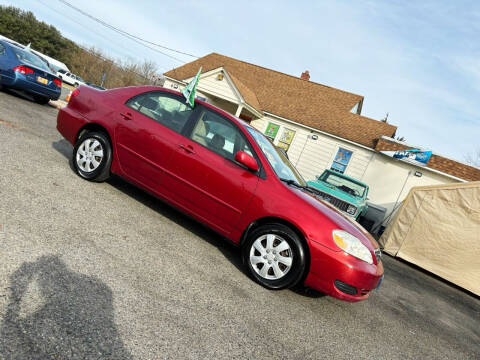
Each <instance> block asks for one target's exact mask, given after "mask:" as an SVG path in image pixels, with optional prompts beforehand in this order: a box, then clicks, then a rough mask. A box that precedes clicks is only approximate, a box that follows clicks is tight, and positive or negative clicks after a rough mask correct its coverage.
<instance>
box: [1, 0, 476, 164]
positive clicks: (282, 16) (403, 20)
mask: <svg viewBox="0 0 480 360" xmlns="http://www.w3.org/2000/svg"><path fill="white" fill-rule="evenodd" d="M68 1H69V2H71V3H72V4H73V5H74V6H76V7H79V8H81V9H82V10H83V11H85V12H87V13H89V14H91V15H93V16H95V17H97V18H99V19H101V20H103V21H105V22H106V23H108V24H111V25H113V26H115V27H117V28H120V29H122V30H124V31H126V32H129V33H132V34H134V35H136V36H139V37H141V38H144V39H146V40H149V41H152V42H155V43H158V44H161V45H164V46H167V47H170V48H174V49H177V50H180V51H183V52H186V53H189V54H193V55H196V56H204V55H207V54H209V53H211V52H217V53H220V54H223V55H227V56H231V57H234V58H237V59H240V60H244V61H247V62H251V63H254V64H257V65H261V66H264V67H267V68H271V69H274V70H277V71H281V72H284V73H287V74H290V75H294V76H300V74H301V73H302V72H303V71H304V70H309V71H310V75H311V78H310V80H311V81H315V82H318V83H322V84H325V85H328V86H332V87H336V88H339V89H342V90H345V91H349V92H353V93H355V94H359V95H362V96H364V97H365V99H364V104H363V109H362V115H364V116H367V117H370V118H373V119H377V120H379V119H383V118H384V117H385V116H386V114H387V113H388V114H389V115H388V122H389V123H391V124H393V125H396V126H398V130H397V136H403V137H405V139H406V141H407V143H408V144H410V145H414V146H417V147H421V148H424V149H427V150H433V151H434V153H437V154H440V155H443V156H446V157H449V158H453V159H456V160H460V161H464V160H465V156H466V154H469V153H470V154H471V153H473V152H474V151H476V150H477V149H479V148H480V112H479V108H480V105H479V99H480V41H479V40H478V39H480V2H479V1H476V0H473V1H462V0H456V1H450V0H432V1H429V0H424V1H404V0H403V1H402V0H399V1H397V0H389V1H373V0H371V1H368V0H363V1H354V0H351V1H346V0H337V1H302V2H300V1H295V2H293V1H273V0H272V1H267V0H264V1H250V0H243V1H226V0H223V1H222V0H220V1H216V0H210V1H198V0H197V1H182V0H163V1H156V0H142V1H130V0H102V1H99V0H82V1H73V0H68ZM0 5H14V6H16V7H19V8H22V9H24V10H29V11H32V12H33V13H34V15H35V16H36V17H37V19H39V20H41V21H44V22H46V23H48V24H52V25H54V26H55V27H56V28H57V29H58V30H60V32H61V33H62V34H63V35H64V36H65V37H67V38H70V39H72V40H74V41H75V42H77V43H79V44H81V45H84V46H88V47H91V46H94V47H96V48H99V49H101V50H102V51H104V52H105V53H106V54H108V55H110V56H112V57H114V58H116V59H119V60H127V59H128V60H132V61H139V62H140V61H143V60H144V59H148V60H153V61H155V63H156V64H157V65H158V69H159V71H161V72H166V71H168V70H170V69H172V68H174V67H177V66H180V65H182V64H183V63H184V62H189V61H192V60H193V59H194V58H192V57H189V56H186V55H181V54H177V53H172V52H168V51H165V52H166V53H167V54H168V55H170V56H171V57H174V58H177V59H178V60H175V59H173V58H171V57H167V56H165V55H163V54H160V53H158V52H155V51H152V50H150V49H148V48H145V47H143V46H141V45H139V44H137V43H135V42H134V41H132V40H129V39H126V38H125V37H123V36H121V35H119V34H117V33H115V32H114V31H112V30H110V29H108V28H105V27H103V26H102V25H100V24H98V23H96V22H94V21H93V20H91V19H89V18H88V17H85V16H84V15H82V14H80V13H78V12H76V11H74V10H72V9H70V8H68V7H67V6H66V5H64V4H62V3H61V2H60V1H58V0H14V1H12V0H0ZM159 50H161V49H159ZM161 51H164V50H161ZM179 60H180V61H179ZM292 101H295V99H292Z"/></svg>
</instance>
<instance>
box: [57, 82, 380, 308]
mask: <svg viewBox="0 0 480 360" xmlns="http://www.w3.org/2000/svg"><path fill="white" fill-rule="evenodd" d="M57 129H58V131H60V133H61V134H62V135H63V136H64V137H65V138H66V139H67V140H68V141H69V142H70V143H71V144H72V145H74V149H73V155H72V157H73V159H72V160H73V165H74V168H75V170H76V172H77V174H78V175H79V176H80V177H82V178H84V179H86V180H90V181H104V180H106V179H108V178H109V176H110V175H111V174H117V175H119V176H121V177H123V178H125V179H126V180H128V181H130V182H132V183H134V184H136V185H138V186H139V187H141V188H142V189H145V190H147V191H149V192H150V193H152V194H154V195H155V196H157V197H158V198H160V199H162V200H164V201H166V202H168V203H170V204H172V205H174V206H175V207H177V208H178V209H180V210H182V211H183V212H185V213H187V214H189V215H191V216H192V217H194V218H196V219H197V220H199V221H200V222H202V223H204V224H206V225H208V226H209V227H211V228H212V229H214V230H215V231H217V232H218V233H220V234H221V235H223V236H224V237H225V238H227V239H229V240H230V241H232V242H233V243H234V244H236V245H238V246H239V247H241V250H242V257H243V260H244V263H245V264H246V266H247V267H248V270H249V272H250V274H251V276H252V278H253V279H254V280H255V281H257V282H258V283H260V284H261V285H263V286H264V287H266V288H268V289H282V288H289V287H292V286H294V285H296V284H298V283H304V284H305V285H307V286H310V287H312V288H314V289H317V290H320V291H322V292H324V293H326V294H328V295H331V296H333V297H336V298H339V299H342V300H346V301H359V300H363V299H366V298H367V297H368V295H369V293H370V291H371V290H372V289H375V288H377V286H378V285H379V283H380V281H381V279H382V277H383V265H382V262H381V253H380V250H379V248H378V244H377V243H376V241H375V240H374V239H373V238H372V237H371V236H370V235H369V234H368V233H366V232H365V231H364V230H363V228H361V227H360V226H359V225H357V224H356V223H353V222H352V221H350V220H349V219H347V218H346V217H344V216H343V215H342V214H340V213H339V212H337V210H336V209H334V208H332V207H331V206H330V205H328V204H327V203H325V202H323V201H321V200H319V199H318V198H316V195H315V192H314V191H313V190H312V189H310V188H308V186H307V185H306V183H305V181H304V180H303V178H302V177H301V175H300V174H299V173H298V171H297V170H296V169H295V167H294V166H293V165H292V164H291V163H290V162H289V161H288V159H287V158H286V157H285V155H284V154H283V153H282V152H281V151H279V150H277V148H276V147H275V146H274V145H272V143H271V142H270V141H269V140H267V138H266V137H265V136H264V135H263V134H261V133H260V132H259V131H257V130H256V129H254V128H253V127H251V126H250V125H248V124H246V123H244V122H242V121H241V120H239V119H237V118H235V117H234V116H232V115H230V114H228V113H226V112H224V111H222V110H220V109H218V108H216V107H214V106H212V105H210V104H207V103H205V102H203V101H199V100H196V101H195V107H194V108H193V109H192V108H191V107H190V106H188V105H187V104H185V100H184V98H183V97H182V96H181V95H180V94H179V93H178V92H174V91H170V90H166V89H163V88H158V87H129V88H121V89H113V90H108V91H97V90H95V89H92V88H89V87H85V86H81V87H80V88H78V89H76V90H75V91H74V92H73V93H72V96H71V100H70V103H69V104H68V106H67V107H66V108H64V109H62V110H60V111H59V113H58V119H57Z"/></svg>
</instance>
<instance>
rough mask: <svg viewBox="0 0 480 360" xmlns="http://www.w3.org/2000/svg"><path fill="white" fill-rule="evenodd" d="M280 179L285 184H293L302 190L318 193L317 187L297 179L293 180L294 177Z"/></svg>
mask: <svg viewBox="0 0 480 360" xmlns="http://www.w3.org/2000/svg"><path fill="white" fill-rule="evenodd" d="M280 180H282V181H283V182H284V183H285V184H287V185H293V186H295V187H297V188H299V189H302V190H307V191H308V192H311V193H312V194H317V191H316V189H314V188H312V187H310V186H308V185H306V186H304V185H300V184H299V183H297V182H296V181H295V180H292V179H284V178H280Z"/></svg>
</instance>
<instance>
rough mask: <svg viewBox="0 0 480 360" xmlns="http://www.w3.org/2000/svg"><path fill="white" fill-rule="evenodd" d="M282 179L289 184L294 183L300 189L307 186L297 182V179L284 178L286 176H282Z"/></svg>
mask: <svg viewBox="0 0 480 360" xmlns="http://www.w3.org/2000/svg"><path fill="white" fill-rule="evenodd" d="M280 180H282V181H283V182H284V183H285V184H287V185H293V186H296V187H298V188H300V189H303V188H305V186H303V185H300V184H299V183H297V182H296V181H295V180H292V179H284V178H280Z"/></svg>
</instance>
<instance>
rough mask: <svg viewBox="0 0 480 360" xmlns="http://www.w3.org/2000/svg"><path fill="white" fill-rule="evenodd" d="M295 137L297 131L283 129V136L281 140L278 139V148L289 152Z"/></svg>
mask: <svg viewBox="0 0 480 360" xmlns="http://www.w3.org/2000/svg"><path fill="white" fill-rule="evenodd" d="M294 136H295V130H290V129H287V128H285V129H283V134H282V136H280V139H278V147H281V148H282V149H285V151H287V150H288V148H289V147H290V144H291V143H292V140H293V137H294Z"/></svg>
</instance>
